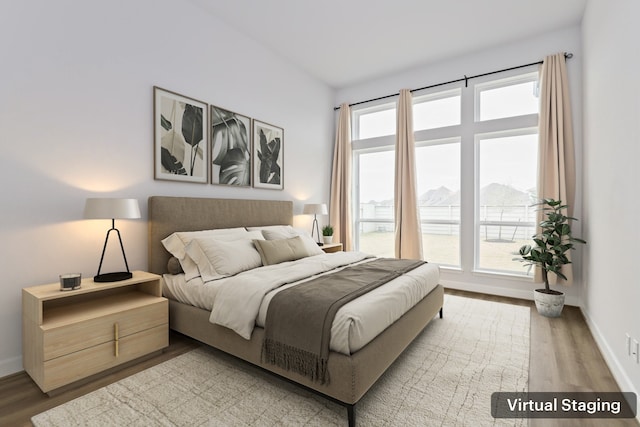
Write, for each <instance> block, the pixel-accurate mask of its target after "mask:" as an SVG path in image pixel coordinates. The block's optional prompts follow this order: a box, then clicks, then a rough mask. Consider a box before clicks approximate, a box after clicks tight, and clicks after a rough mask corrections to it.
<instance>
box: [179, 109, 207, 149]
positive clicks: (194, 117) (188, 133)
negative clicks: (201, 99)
mask: <svg viewBox="0 0 640 427" xmlns="http://www.w3.org/2000/svg"><path fill="white" fill-rule="evenodd" d="M182 136H183V137H184V140H185V141H186V142H187V144H189V145H191V146H192V147H193V146H195V145H198V144H199V143H200V141H202V137H203V135H202V108H200V107H196V106H194V105H191V104H186V105H185V108H184V114H183V115H182Z"/></svg>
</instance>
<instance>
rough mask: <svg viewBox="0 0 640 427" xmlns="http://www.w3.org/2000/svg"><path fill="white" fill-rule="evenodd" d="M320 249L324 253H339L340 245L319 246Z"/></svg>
mask: <svg viewBox="0 0 640 427" xmlns="http://www.w3.org/2000/svg"><path fill="white" fill-rule="evenodd" d="M320 248H321V249H322V250H323V251H325V252H326V253H328V254H330V253H333V252H340V251H341V250H342V243H329V244H325V245H322V246H320Z"/></svg>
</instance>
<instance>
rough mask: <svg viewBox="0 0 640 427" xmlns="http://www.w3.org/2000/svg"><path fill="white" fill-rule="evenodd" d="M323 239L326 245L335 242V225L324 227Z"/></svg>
mask: <svg viewBox="0 0 640 427" xmlns="http://www.w3.org/2000/svg"><path fill="white" fill-rule="evenodd" d="M322 240H323V242H324V244H325V245H328V244H330V243H331V242H333V227H332V226H330V225H325V226H324V227H322Z"/></svg>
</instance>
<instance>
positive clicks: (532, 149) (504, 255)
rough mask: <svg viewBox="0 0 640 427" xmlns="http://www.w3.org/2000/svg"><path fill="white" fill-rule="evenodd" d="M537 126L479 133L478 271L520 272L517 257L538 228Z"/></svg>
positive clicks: (477, 139) (477, 196)
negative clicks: (534, 204) (535, 204)
mask: <svg viewBox="0 0 640 427" xmlns="http://www.w3.org/2000/svg"><path fill="white" fill-rule="evenodd" d="M536 131H537V130H536V129H530V130H523V131H521V132H504V133H498V134H493V135H477V136H476V141H477V142H476V143H477V159H478V166H477V170H478V178H477V180H476V184H477V189H476V199H477V201H478V204H477V207H476V209H477V211H476V218H477V221H476V224H477V230H476V236H477V238H476V242H477V248H476V268H477V269H478V270H483V271H501V272H507V273H515V274H521V273H522V264H520V263H518V262H514V261H513V258H514V257H515V256H516V255H517V254H518V249H519V248H520V246H522V245H524V244H525V243H531V236H532V235H533V234H534V233H535V209H533V208H531V207H530V205H531V204H533V203H535V201H536V199H537V192H536V176H537V171H536V169H537V168H536V165H537V161H536V158H537V151H538V138H537V133H536Z"/></svg>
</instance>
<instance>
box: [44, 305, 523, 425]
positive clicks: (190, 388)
mask: <svg viewBox="0 0 640 427" xmlns="http://www.w3.org/2000/svg"><path fill="white" fill-rule="evenodd" d="M528 371H529V308H528V307H521V306H516V305H511V304H502V303H495V302H489V301H483V300H477V299H472V298H463V297H458V296H451V295H445V305H444V318H443V319H439V318H436V319H434V320H433V321H432V322H430V323H429V325H427V327H426V328H425V329H424V331H423V332H422V333H421V334H420V335H419V336H418V337H417V338H416V340H415V341H414V342H413V343H412V344H411V345H410V346H409V347H408V348H407V350H406V351H405V352H404V353H403V354H402V355H401V356H400V357H399V358H398V359H397V360H396V362H395V363H394V364H393V365H392V366H391V367H390V368H389V369H388V370H387V372H386V373H385V374H384V375H383V376H382V377H381V378H380V380H378V382H377V383H376V384H375V385H374V386H373V387H372V388H371V389H370V390H369V392H368V393H367V394H366V395H365V396H364V397H363V398H362V399H361V400H360V402H359V403H358V404H357V405H356V417H357V419H356V422H357V424H358V425H359V426H494V425H495V426H502V425H505V426H506V425H509V426H514V425H516V426H518V425H526V420H523V419H494V418H492V417H491V409H490V401H491V393H493V392H496V391H509V392H516V391H527V383H528ZM32 422H33V424H34V425H35V426H36V427H44V426H65V427H69V426H145V427H146V426H273V425H278V426H281V425H283V426H298V425H307V426H334V425H338V426H344V425H347V418H346V409H345V408H344V407H342V406H340V405H338V404H336V403H333V402H331V401H329V400H328V399H325V398H323V397H321V396H318V395H316V394H314V393H311V392H309V391H306V390H304V389H302V388H300V387H297V386H295V385H293V384H290V383H288V382H286V381H283V380H281V379H279V378H277V377H275V376H273V375H271V374H268V373H266V372H264V371H262V370H260V369H257V368H255V367H253V366H251V365H249V364H247V363H245V362H242V361H240V360H238V359H235V358H233V357H231V356H228V355H226V354H224V353H222V352H220V351H217V350H213V349H211V348H209V347H201V348H198V349H195V350H192V351H190V352H188V353H186V354H183V355H181V356H178V357H175V358H173V359H171V360H169V361H166V362H164V363H162V364H159V365H156V366H154V367H152V368H149V369H147V370H145V371H142V372H140V373H138V374H135V375H132V376H131V377H128V378H125V379H123V380H121V381H118V382H117V383H114V384H111V385H109V386H106V387H104V388H102V389H100V390H97V391H95V392H92V393H89V394H87V395H85V396H82V397H80V398H78V399H75V400H73V401H70V402H67V403H65V404H63V405H60V406H58V407H56V408H53V409H51V410H49V411H47V412H43V413H41V414H39V415H36V416H35V417H33V418H32Z"/></svg>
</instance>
